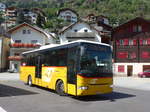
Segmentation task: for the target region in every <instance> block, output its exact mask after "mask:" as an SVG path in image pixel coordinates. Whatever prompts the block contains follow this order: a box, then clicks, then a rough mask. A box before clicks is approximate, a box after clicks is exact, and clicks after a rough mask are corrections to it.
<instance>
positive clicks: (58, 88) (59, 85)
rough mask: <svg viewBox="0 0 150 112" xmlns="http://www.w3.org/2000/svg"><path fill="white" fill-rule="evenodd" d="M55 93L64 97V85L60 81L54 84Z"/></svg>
mask: <svg viewBox="0 0 150 112" xmlns="http://www.w3.org/2000/svg"><path fill="white" fill-rule="evenodd" d="M56 92H57V93H58V94H59V95H60V96H64V95H65V92H64V83H63V81H62V80H58V81H57V83H56Z"/></svg>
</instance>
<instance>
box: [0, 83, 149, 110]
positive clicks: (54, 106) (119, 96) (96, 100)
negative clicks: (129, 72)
mask: <svg viewBox="0 0 150 112" xmlns="http://www.w3.org/2000/svg"><path fill="white" fill-rule="evenodd" d="M149 96H150V91H144V90H136V89H131V88H130V89H129V88H122V87H114V92H113V93H112V94H107V95H97V96H86V97H79V98H74V97H71V96H67V97H66V96H59V95H57V94H56V93H55V92H53V91H50V90H48V89H44V88H40V87H28V86H27V85H24V83H23V82H21V81H19V80H5V81H0V112H149V110H150V105H149V104H150V97H149Z"/></svg>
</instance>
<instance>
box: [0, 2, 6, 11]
mask: <svg viewBox="0 0 150 112" xmlns="http://www.w3.org/2000/svg"><path fill="white" fill-rule="evenodd" d="M5 10H6V5H5V4H4V3H0V11H2V12H5Z"/></svg>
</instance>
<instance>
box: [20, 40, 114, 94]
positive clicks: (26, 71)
mask: <svg viewBox="0 0 150 112" xmlns="http://www.w3.org/2000/svg"><path fill="white" fill-rule="evenodd" d="M22 55H23V57H24V58H23V60H22V64H21V67H20V79H21V80H22V81H24V82H25V83H27V84H28V85H30V86H31V85H38V86H41V87H45V88H49V89H52V90H55V91H56V92H57V93H58V94H59V95H65V94H70V95H74V96H84V95H97V94H105V93H111V92H112V91H113V88H112V84H113V73H112V49H111V46H110V45H107V44H102V43H97V42H90V41H83V40H80V41H74V42H70V43H67V44H63V45H57V46H53V47H52V46H50V45H47V46H45V47H41V48H40V49H37V50H33V51H28V52H24V53H23V54H22Z"/></svg>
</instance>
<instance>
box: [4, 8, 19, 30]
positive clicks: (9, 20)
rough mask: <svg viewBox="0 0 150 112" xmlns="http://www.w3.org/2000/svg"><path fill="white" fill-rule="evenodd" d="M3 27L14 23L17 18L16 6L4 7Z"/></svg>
mask: <svg viewBox="0 0 150 112" xmlns="http://www.w3.org/2000/svg"><path fill="white" fill-rule="evenodd" d="M4 16H5V18H6V21H5V23H4V24H5V25H6V26H5V27H6V28H7V27H11V26H14V25H16V19H17V8H16V7H8V8H6V12H5V15H4Z"/></svg>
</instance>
